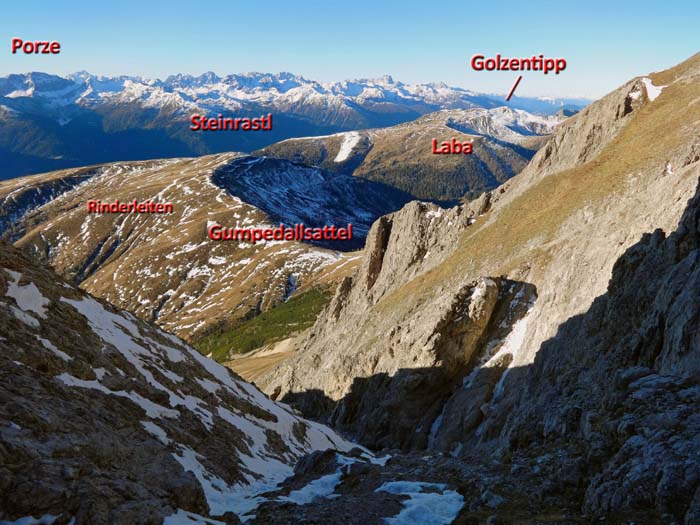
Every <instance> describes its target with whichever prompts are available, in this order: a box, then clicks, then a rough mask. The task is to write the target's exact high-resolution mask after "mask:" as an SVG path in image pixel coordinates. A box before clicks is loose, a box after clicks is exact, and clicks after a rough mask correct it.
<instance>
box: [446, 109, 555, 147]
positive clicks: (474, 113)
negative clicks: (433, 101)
mask: <svg viewBox="0 0 700 525" xmlns="http://www.w3.org/2000/svg"><path fill="white" fill-rule="evenodd" d="M435 118H446V122H445V124H446V125H447V126H448V127H451V128H453V129H455V130H457V131H462V132H464V133H467V134H475V135H485V136H488V137H492V138H496V139H500V140H504V141H507V142H516V143H517V141H518V140H519V139H522V138H523V137H525V136H532V135H548V134H550V133H552V131H554V128H555V127H556V126H557V125H558V124H559V123H560V122H561V121H562V120H563V119H562V118H560V117H558V116H556V115H535V114H533V113H528V112H527V111H523V110H521V109H511V108H508V107H505V106H502V107H499V108H492V109H483V108H474V109H465V110H460V111H456V110H449V111H441V112H438V113H436V116H435Z"/></svg>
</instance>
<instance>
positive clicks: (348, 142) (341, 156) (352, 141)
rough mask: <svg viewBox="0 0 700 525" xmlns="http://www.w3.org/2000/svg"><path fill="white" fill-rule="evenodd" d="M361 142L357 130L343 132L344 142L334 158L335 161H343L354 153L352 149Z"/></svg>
mask: <svg viewBox="0 0 700 525" xmlns="http://www.w3.org/2000/svg"><path fill="white" fill-rule="evenodd" d="M359 142H360V134H359V133H358V132H357V131H351V132H349V133H343V143H342V144H341V145H340V149H339V150H338V154H337V155H336V156H335V159H333V162H343V161H345V160H347V158H348V157H349V156H350V154H351V153H352V150H353V149H354V148H355V146H357V144H358V143H359Z"/></svg>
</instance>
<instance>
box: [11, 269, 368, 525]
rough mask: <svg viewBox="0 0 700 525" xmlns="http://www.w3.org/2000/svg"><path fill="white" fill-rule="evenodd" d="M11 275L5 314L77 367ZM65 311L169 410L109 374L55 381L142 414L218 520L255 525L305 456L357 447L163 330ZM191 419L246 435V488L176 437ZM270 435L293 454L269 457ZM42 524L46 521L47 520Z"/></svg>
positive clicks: (36, 293)
mask: <svg viewBox="0 0 700 525" xmlns="http://www.w3.org/2000/svg"><path fill="white" fill-rule="evenodd" d="M7 272H8V273H9V275H10V276H11V278H12V280H11V281H8V291H7V294H6V296H5V297H4V298H0V305H1V307H6V308H8V309H9V311H10V312H12V314H13V315H15V317H17V318H18V319H19V320H20V321H22V322H25V323H26V320H25V319H23V316H25V315H31V319H33V320H34V321H35V324H30V323H27V324H28V326H30V328H31V329H32V330H35V331H36V334H35V337H36V338H37V340H38V341H39V342H40V344H41V348H44V349H45V350H46V351H47V352H49V353H51V354H55V355H57V356H58V357H59V358H60V359H62V360H63V361H66V362H68V361H71V360H73V359H74V356H70V355H68V354H66V353H65V352H64V351H63V350H61V349H60V348H57V347H56V345H55V343H53V342H51V341H49V340H48V339H46V338H44V337H41V336H40V335H39V334H40V333H41V326H40V322H39V320H38V319H37V317H39V318H40V319H46V318H47V312H50V311H51V301H50V300H49V299H46V298H45V297H44V296H43V295H42V294H41V291H40V290H39V288H38V287H37V286H36V284H34V283H29V284H25V285H22V286H20V285H18V284H17V283H18V282H19V281H20V280H21V274H20V273H19V272H13V271H10V270H8V271H7ZM13 303H14V304H13ZM60 303H63V304H65V305H69V306H70V307H71V308H74V309H75V310H76V311H77V312H78V313H79V314H81V315H82V316H83V317H84V318H85V319H86V321H87V323H88V325H89V327H90V329H91V330H92V331H93V332H94V334H95V335H96V336H98V337H99V339H100V340H101V341H102V343H103V344H102V345H101V347H102V348H101V349H100V347H98V348H95V351H96V352H99V351H102V352H104V351H106V348H107V347H110V348H113V349H115V350H116V351H118V352H119V353H120V354H121V355H122V356H123V357H124V358H126V360H127V361H128V362H129V363H130V364H131V365H133V367H134V369H135V370H136V373H135V374H134V373H133V372H132V374H131V375H132V377H135V378H136V379H139V376H140V378H141V379H142V380H143V381H145V382H147V383H148V384H149V385H150V386H152V387H153V388H155V389H157V390H159V391H161V392H163V393H165V394H166V396H167V399H168V402H167V403H166V404H162V403H156V402H154V401H153V400H151V399H147V398H146V397H144V396H143V395H141V394H139V393H137V392H135V391H131V390H111V389H110V388H109V387H107V386H105V384H103V380H104V378H105V376H107V375H109V374H110V372H109V371H107V370H105V369H104V368H101V369H99V370H95V372H96V376H97V379H92V380H86V379H81V378H78V377H75V376H74V375H72V374H70V373H68V372H62V373H60V374H57V375H56V376H55V380H56V381H57V382H59V383H60V384H62V385H65V386H66V387H69V388H80V389H91V390H96V391H99V392H101V393H102V394H106V395H110V396H116V397H120V398H125V399H129V400H130V401H131V402H133V403H134V404H136V405H138V406H139V407H141V408H142V409H143V411H144V415H145V418H146V419H145V420H143V421H141V425H142V427H143V428H144V429H145V430H146V431H147V432H148V433H149V434H151V435H152V436H154V437H155V438H156V439H157V440H158V441H160V442H161V443H163V444H167V445H168V446H170V447H172V449H173V450H174V452H173V453H172V455H173V458H174V459H175V460H176V461H178V462H179V463H180V465H182V468H183V469H184V470H186V471H190V472H192V473H193V474H194V476H195V477H196V478H197V480H198V481H199V483H200V484H201V486H202V489H203V491H204V494H205V496H206V498H207V502H208V504H209V509H210V513H211V514H212V515H214V516H218V515H222V514H224V513H226V512H231V511H232V512H235V513H236V514H238V515H239V516H240V517H241V519H242V520H244V521H245V520H246V519H248V518H250V515H249V513H250V512H252V511H253V510H254V509H255V508H256V507H257V506H258V505H259V503H260V502H262V501H263V500H262V498H261V497H260V496H259V494H260V493H262V492H265V491H269V490H271V489H274V488H275V487H276V486H277V485H278V484H279V483H280V482H281V481H283V480H284V479H285V478H287V477H289V476H290V475H292V473H293V466H294V465H295V464H296V462H297V461H298V459H299V458H300V457H301V456H303V455H305V454H308V453H310V452H312V451H315V450H326V449H329V448H330V449H335V450H338V451H348V450H350V449H352V448H354V447H356V445H355V444H353V443H351V442H349V441H346V440H345V439H343V438H342V437H340V436H339V435H337V434H336V433H335V432H333V431H332V430H330V429H329V428H326V427H324V426H322V425H320V424H318V423H315V422H312V421H308V420H305V419H303V418H301V417H299V416H297V415H296V414H294V413H293V412H292V410H291V409H290V408H289V407H287V406H286V405H284V404H281V403H276V402H274V401H272V400H270V399H269V398H268V397H266V396H265V395H264V394H262V393H261V392H260V391H259V390H257V389H256V388H255V387H254V386H252V385H250V384H248V383H246V382H244V381H241V380H238V379H236V378H235V377H234V376H233V374H232V373H231V372H229V370H228V369H227V368H225V367H223V366H221V365H219V364H218V363H216V362H214V361H212V360H210V359H208V358H206V357H204V356H203V355H201V354H200V353H199V352H198V351H196V350H195V349H194V348H191V347H190V346H188V345H187V344H186V343H184V342H183V341H181V340H180V339H178V338H177V337H175V336H173V335H171V334H168V333H166V332H163V331H161V330H160V329H157V328H147V327H146V325H145V324H144V323H140V322H139V321H138V320H137V319H136V318H135V317H134V316H133V315H131V314H128V313H123V312H121V313H114V312H112V311H110V310H108V309H107V308H105V307H104V306H103V305H102V304H101V303H100V302H98V301H96V300H95V299H93V298H92V297H90V296H84V297H82V298H80V299H70V298H65V297H62V298H61V299H60ZM35 314H36V317H35ZM156 339H158V340H156ZM164 341H165V342H164ZM174 364H186V365H187V366H188V375H187V378H186V379H185V378H183V377H180V376H179V375H178V374H176V373H174V372H173V371H172V369H171V367H172V365H174ZM67 366H68V365H67ZM187 381H190V382H191V383H190V384H194V385H198V386H199V387H201V388H203V389H204V390H206V391H208V392H210V393H212V394H213V395H214V396H216V398H217V400H218V401H219V403H212V402H211V400H209V401H205V400H203V399H202V398H201V397H198V396H197V395H194V394H196V391H197V389H196V388H193V386H188V385H187V384H186V383H187ZM193 390H194V392H193ZM188 392H190V393H188ZM225 394H228V395H232V396H235V397H236V398H238V399H240V400H241V401H245V402H247V403H250V404H252V405H254V406H256V407H257V408H259V409H261V410H263V411H265V412H266V413H267V414H268V415H269V416H272V417H270V418H269V420H266V419H260V418H258V417H255V416H253V415H251V414H248V413H244V412H240V411H238V410H237V409H235V408H233V407H232V406H230V405H228V404H226V403H225V402H224V401H223V400H222V399H223V397H224V395H225ZM185 411H187V412H191V413H192V414H193V415H194V416H196V417H197V418H199V420H200V421H201V422H202V424H203V426H204V428H205V429H207V430H208V431H210V432H212V431H213V429H214V426H215V425H231V426H233V427H235V428H236V429H238V430H239V431H242V432H243V433H244V435H245V441H246V445H247V450H248V451H247V452H243V451H242V450H245V449H246V447H243V448H240V447H239V448H236V447H235V446H234V445H233V444H232V449H231V453H232V454H235V455H237V457H238V458H239V459H240V464H241V467H240V469H241V473H242V474H243V476H244V478H245V481H244V482H242V483H239V484H233V485H229V484H227V483H226V482H225V481H224V480H222V479H220V478H219V477H218V476H216V475H215V474H214V473H212V472H210V471H209V470H208V469H207V467H206V459H205V458H203V457H202V456H201V455H200V454H199V453H198V452H196V451H195V450H193V448H191V447H189V446H185V445H183V444H181V443H178V442H177V441H176V440H174V439H173V438H172V437H170V435H169V434H168V430H167V428H168V425H167V424H164V422H166V421H169V422H173V421H176V420H177V419H179V418H180V416H181V415H182V414H183V413H184V412H185ZM275 419H276V421H274V420H275ZM300 423H302V424H304V425H305V427H306V432H305V433H302V434H303V436H302V437H299V434H300V433H299V431H298V428H297V430H296V432H295V431H294V430H295V425H298V424H300ZM267 431H273V432H275V433H276V434H278V435H279V436H280V438H281V440H282V441H283V442H284V443H285V444H286V445H287V447H288V449H287V451H285V452H280V451H274V450H269V449H268V448H267V444H268V438H267V435H266V432H267ZM41 519H43V520H44V521H46V520H47V519H48V518H46V517H44V518H41ZM198 519H199V517H197V516H196V515H194V514H192V513H189V512H186V511H182V510H179V511H178V512H177V513H175V514H174V515H172V516H170V517H169V518H167V519H166V520H165V522H164V523H165V524H169V525H177V524H180V523H197V520H198ZM210 521H211V520H210ZM20 523H24V522H20ZM26 523H39V522H36V521H27V522H26ZM42 523H43V522H42ZM213 523H215V522H213Z"/></svg>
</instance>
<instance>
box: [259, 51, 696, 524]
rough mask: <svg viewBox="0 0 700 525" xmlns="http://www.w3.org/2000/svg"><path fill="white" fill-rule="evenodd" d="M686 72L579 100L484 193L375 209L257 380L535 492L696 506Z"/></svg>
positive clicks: (594, 503)
mask: <svg viewBox="0 0 700 525" xmlns="http://www.w3.org/2000/svg"><path fill="white" fill-rule="evenodd" d="M699 79H700V55H696V56H694V57H692V58H691V59H689V60H688V61H686V62H684V63H683V64H680V65H679V66H677V67H675V68H672V69H670V70H668V71H664V72H661V73H656V74H653V75H650V77H644V78H637V79H634V80H632V81H630V82H629V83H627V84H625V85H624V86H622V87H621V88H619V89H618V90H616V91H614V92H613V93H611V94H610V95H608V96H607V97H605V98H603V99H602V100H601V101H599V102H597V103H594V104H592V105H591V106H589V107H588V108H586V109H585V110H583V111H582V112H581V113H579V114H578V115H576V116H575V117H573V118H571V119H569V120H567V121H566V122H565V123H564V124H562V125H561V126H560V127H559V128H558V130H557V131H556V132H555V134H554V135H553V137H552V139H551V140H550V142H549V143H548V145H546V146H545V147H544V148H543V149H542V150H540V152H539V153H538V154H537V155H536V156H535V157H534V158H533V160H532V162H531V163H530V164H529V166H528V167H527V168H526V169H525V170H524V171H523V173H522V174H521V175H519V176H518V177H516V178H514V179H512V180H511V181H509V182H508V183H506V184H505V185H504V187H502V188H500V189H499V190H498V191H497V192H496V193H495V194H494V195H492V196H490V198H489V205H490V208H489V209H488V210H487V209H486V207H484V206H483V205H482V204H483V202H482V203H475V204H472V206H473V207H472V208H471V209H470V207H458V208H453V209H451V210H444V211H442V210H439V209H437V208H433V207H432V206H430V205H421V204H411V205H409V206H407V207H406V208H404V209H403V210H401V211H400V212H397V213H395V214H392V215H391V216H388V217H385V218H382V219H380V220H379V221H378V222H377V223H375V225H374V226H373V228H372V231H371V232H370V236H369V237H368V241H367V246H366V252H365V255H364V259H363V262H362V263H361V265H360V268H359V269H358V271H357V272H356V273H355V275H354V276H352V277H348V278H346V280H345V281H344V282H343V283H342V284H341V285H340V286H339V287H338V289H337V291H336V295H335V297H334V299H333V301H332V303H331V304H330V305H329V307H328V308H327V309H326V310H325V311H324V313H323V314H322V316H321V317H320V318H319V320H318V322H317V324H316V325H315V327H314V328H313V330H312V334H311V335H309V337H308V339H307V341H306V343H305V344H304V346H303V347H302V348H301V350H300V351H299V352H298V353H297V354H296V355H295V356H293V357H292V358H290V359H289V360H288V361H286V362H284V363H282V364H281V365H279V366H278V368H277V369H276V370H273V371H272V372H271V373H270V374H268V376H267V377H265V378H264V379H263V380H261V381H259V383H260V384H261V385H262V386H263V387H264V389H265V390H266V391H267V392H269V393H271V394H272V395H273V397H277V398H282V399H286V400H289V401H291V402H293V403H294V404H295V405H296V406H297V407H299V408H301V409H302V410H303V411H305V412H306V413H307V414H309V415H312V416H315V417H321V418H324V419H325V420H327V421H329V422H331V423H332V424H334V425H336V426H337V427H338V428H342V429H345V430H348V431H350V432H351V433H352V434H353V435H354V436H355V437H356V438H357V439H359V440H360V441H361V442H364V443H366V444H368V445H370V446H374V447H382V446H385V447H386V446H388V447H399V448H402V449H403V450H407V451H409V450H416V451H419V450H426V449H427V450H428V452H430V451H441V452H443V453H446V454H450V455H451V456H453V457H454V458H456V459H455V461H458V460H459V459H462V460H465V461H467V462H468V463H470V464H474V465H476V464H483V463H482V462H483V461H487V462H488V461H493V462H495V464H497V465H501V466H510V469H511V471H510V474H506V477H508V476H510V479H511V480H514V479H518V477H519V476H521V475H523V474H524V472H526V471H528V470H529V469H532V470H531V471H530V472H531V473H532V474H533V475H535V477H537V478H538V479H537V480H536V481H534V485H533V493H532V494H533V498H534V499H533V501H539V502H540V504H541V505H544V503H543V502H544V501H545V500H548V501H550V502H551V501H556V502H557V503H555V505H556V506H557V507H558V508H560V509H561V508H565V507H567V502H568V508H569V509H572V508H574V509H576V510H575V511H574V512H575V514H578V515H579V516H587V517H588V518H590V517H602V516H607V517H609V518H612V519H613V520H620V521H621V520H632V521H636V522H644V523H683V522H684V523H695V522H696V521H697V520H698V516H697V509H698V501H700V491H699V490H698V488H699V485H698V471H697V465H698V458H697V453H696V452H694V450H695V449H696V447H697V436H698V432H697V430H698V427H697V421H696V420H695V416H694V414H695V413H696V412H697V409H698V408H700V405H699V404H698V403H699V401H700V399H699V398H698V394H697V393H698V392H700V384H698V379H697V369H696V368H697V367H696V363H697V361H698V356H697V355H696V354H697V348H696V345H695V343H694V340H695V338H697V334H696V332H697V331H698V325H697V317H698V305H697V301H696V300H695V299H694V297H695V296H696V295H697V293H698V290H697V287H696V286H695V277H694V275H695V272H694V261H695V259H696V258H697V257H698V252H697V246H698V244H697V238H698V222H697V213H698V206H699V205H700V201H699V198H698V197H697V195H696V191H697V186H698V175H699V172H698V161H699V160H700V155H699V154H698V151H700V149H699V146H698V142H697V136H698V132H699V128H700V112H699V111H698V110H697V108H696V107H695V106H694V105H690V106H688V105H687V102H688V101H692V100H694V99H695V98H696V97H697V96H698V95H700V92H699V91H698V90H699V86H700V82H698V80H699ZM694 195H695V197H693V196H694ZM691 197H692V199H691ZM689 199H690V200H689ZM475 208H476V209H475ZM470 219H471V220H470ZM470 223H471V224H470ZM433 225H434V226H433ZM676 229H677V232H676V233H674V234H672V235H670V236H668V238H666V236H665V235H664V234H663V233H662V231H673V230H676ZM654 231H656V233H654V234H649V233H648V232H654ZM640 237H641V239H642V240H641V241H640V240H639V239H640ZM416 239H417V240H416ZM431 258H432V259H431ZM596 298H597V299H596ZM504 312H509V315H508V316H505V315H504ZM494 327H498V328H499V329H500V332H491V330H492V329H493V328H494ZM494 470H497V469H495V468H494ZM494 475H495V474H494ZM541 475H542V477H540V476H541ZM515 499H517V497H516V498H515ZM540 508H542V507H540ZM497 514H498V516H500V517H503V518H508V517H513V516H514V515H515V514H514V510H513V509H512V508H508V505H507V504H506V505H504V506H503V507H502V509H501V511H499V513H497ZM625 522H627V521H625Z"/></svg>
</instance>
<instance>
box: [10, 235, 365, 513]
mask: <svg viewBox="0 0 700 525" xmlns="http://www.w3.org/2000/svg"><path fill="white" fill-rule="evenodd" d="M0 333H1V334H2V337H0V376H1V378H2V379H1V380H0V521H1V522H3V523H20V522H21V523H56V524H66V523H71V524H107V523H116V524H133V523H144V524H146V523H148V524H151V523H158V524H160V523H190V522H192V523H204V522H205V519H207V518H211V517H213V516H216V521H215V520H212V519H209V521H207V523H239V520H240V519H243V520H246V519H250V517H251V516H249V515H248V514H249V513H250V512H251V511H253V509H255V507H257V506H258V505H259V504H260V503H261V502H262V501H263V500H264V498H262V497H261V496H260V494H261V493H263V492H265V491H267V490H270V489H272V488H274V487H275V486H276V485H277V484H278V483H279V482H280V481H282V480H283V479H284V478H285V477H287V476H289V475H291V474H292V473H293V467H294V465H295V463H296V462H297V460H298V459H299V458H301V457H302V456H304V455H305V454H307V453H309V452H312V451H315V450H325V449H329V448H330V449H335V450H337V451H347V450H349V449H351V448H352V444H351V443H349V442H347V441H345V440H344V439H343V438H341V437H340V436H338V435H337V434H335V433H334V432H332V431H331V430H329V429H327V428H324V427H322V426H321V425H319V424H317V423H313V422H310V421H307V420H304V419H302V418H300V417H298V416H297V415H295V414H294V413H293V412H292V411H291V410H290V409H289V408H288V407H286V406H284V405H280V404H276V403H274V402H271V401H270V400H269V399H268V398H267V397H265V396H264V395H263V394H262V393H261V392H259V391H258V390H257V389H256V388H254V387H253V386H251V385H249V384H247V383H245V382H243V381H242V380H240V379H239V378H238V377H237V376H235V375H234V374H232V373H231V372H229V371H228V370H227V369H226V368H224V367H222V366H220V365H218V364H216V363H214V362H213V361H210V360H208V359H206V358H204V357H203V356H201V355H200V354H199V353H198V352H197V351H196V350H194V349H193V348H191V347H189V346H188V345H187V344H185V343H184V342H183V341H181V340H180V339H178V338H176V337H175V336H172V335H170V334H167V333H165V332H162V331H161V330H160V329H158V328H155V327H153V326H151V325H148V324H146V323H144V322H142V321H139V320H138V319H137V318H136V317H134V316H132V315H130V314H127V313H123V312H119V311H117V310H115V309H113V308H112V307H110V306H107V305H106V304H104V303H102V302H100V301H97V300H95V299H94V298H92V297H90V296H88V295H86V294H85V293H84V292H81V291H79V290H77V289H75V288H73V287H72V286H70V285H69V284H67V283H65V282H63V281H62V280H61V279H60V278H59V277H58V276H57V275H55V274H54V273H52V272H50V271H48V270H45V269H42V268H39V267H37V266H35V265H33V264H32V262H31V261H30V260H29V259H28V258H27V257H25V256H24V255H23V254H21V253H20V252H18V251H17V250H15V249H14V248H12V247H11V246H9V245H8V244H5V243H2V244H0ZM30 516H33V517H34V518H35V519H32V518H29V517H30ZM38 517H43V518H38ZM22 519H24V521H22ZM16 520H20V521H16ZM36 520H38V521H36Z"/></svg>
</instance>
